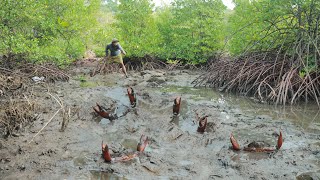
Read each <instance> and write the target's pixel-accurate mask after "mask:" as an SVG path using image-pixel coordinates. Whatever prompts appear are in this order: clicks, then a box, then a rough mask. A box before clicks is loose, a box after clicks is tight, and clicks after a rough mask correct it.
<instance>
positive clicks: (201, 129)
mask: <svg viewBox="0 0 320 180" xmlns="http://www.w3.org/2000/svg"><path fill="white" fill-rule="evenodd" d="M194 112H195V113H196V118H197V121H199V125H198V129H197V132H199V133H204V132H205V130H206V128H207V123H208V119H207V117H209V116H208V115H205V116H204V117H200V116H199V114H198V113H197V112H196V111H194Z"/></svg>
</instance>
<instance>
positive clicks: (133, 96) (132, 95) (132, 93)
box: [127, 87, 137, 108]
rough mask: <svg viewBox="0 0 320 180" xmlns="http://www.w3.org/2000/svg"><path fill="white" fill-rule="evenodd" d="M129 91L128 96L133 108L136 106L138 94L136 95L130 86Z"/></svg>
mask: <svg viewBox="0 0 320 180" xmlns="http://www.w3.org/2000/svg"><path fill="white" fill-rule="evenodd" d="M127 92H128V96H129V100H130V104H131V107H133V108H134V107H136V105H137V99H136V95H135V93H134V91H133V89H132V87H128V88H127Z"/></svg>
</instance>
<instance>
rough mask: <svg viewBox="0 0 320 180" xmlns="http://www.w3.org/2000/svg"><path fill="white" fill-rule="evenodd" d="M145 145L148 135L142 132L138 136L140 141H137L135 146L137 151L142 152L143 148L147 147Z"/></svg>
mask: <svg viewBox="0 0 320 180" xmlns="http://www.w3.org/2000/svg"><path fill="white" fill-rule="evenodd" d="M147 145H148V137H147V136H145V135H144V134H142V135H141V137H140V142H139V143H138V146H137V151H139V152H143V151H144V149H145V148H146V147H147Z"/></svg>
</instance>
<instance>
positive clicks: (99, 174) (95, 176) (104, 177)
mask: <svg viewBox="0 0 320 180" xmlns="http://www.w3.org/2000/svg"><path fill="white" fill-rule="evenodd" d="M90 174H91V177H90V179H92V180H126V178H125V177H121V176H118V175H116V174H113V173H109V172H103V171H97V170H91V171H90Z"/></svg>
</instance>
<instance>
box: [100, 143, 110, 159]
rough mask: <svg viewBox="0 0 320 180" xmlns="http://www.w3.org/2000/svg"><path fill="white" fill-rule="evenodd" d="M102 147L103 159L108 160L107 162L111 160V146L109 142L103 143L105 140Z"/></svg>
mask: <svg viewBox="0 0 320 180" xmlns="http://www.w3.org/2000/svg"><path fill="white" fill-rule="evenodd" d="M101 148H102V156H103V159H104V160H105V161H106V162H111V156H110V153H109V147H108V145H107V144H103V141H102V143H101Z"/></svg>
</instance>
